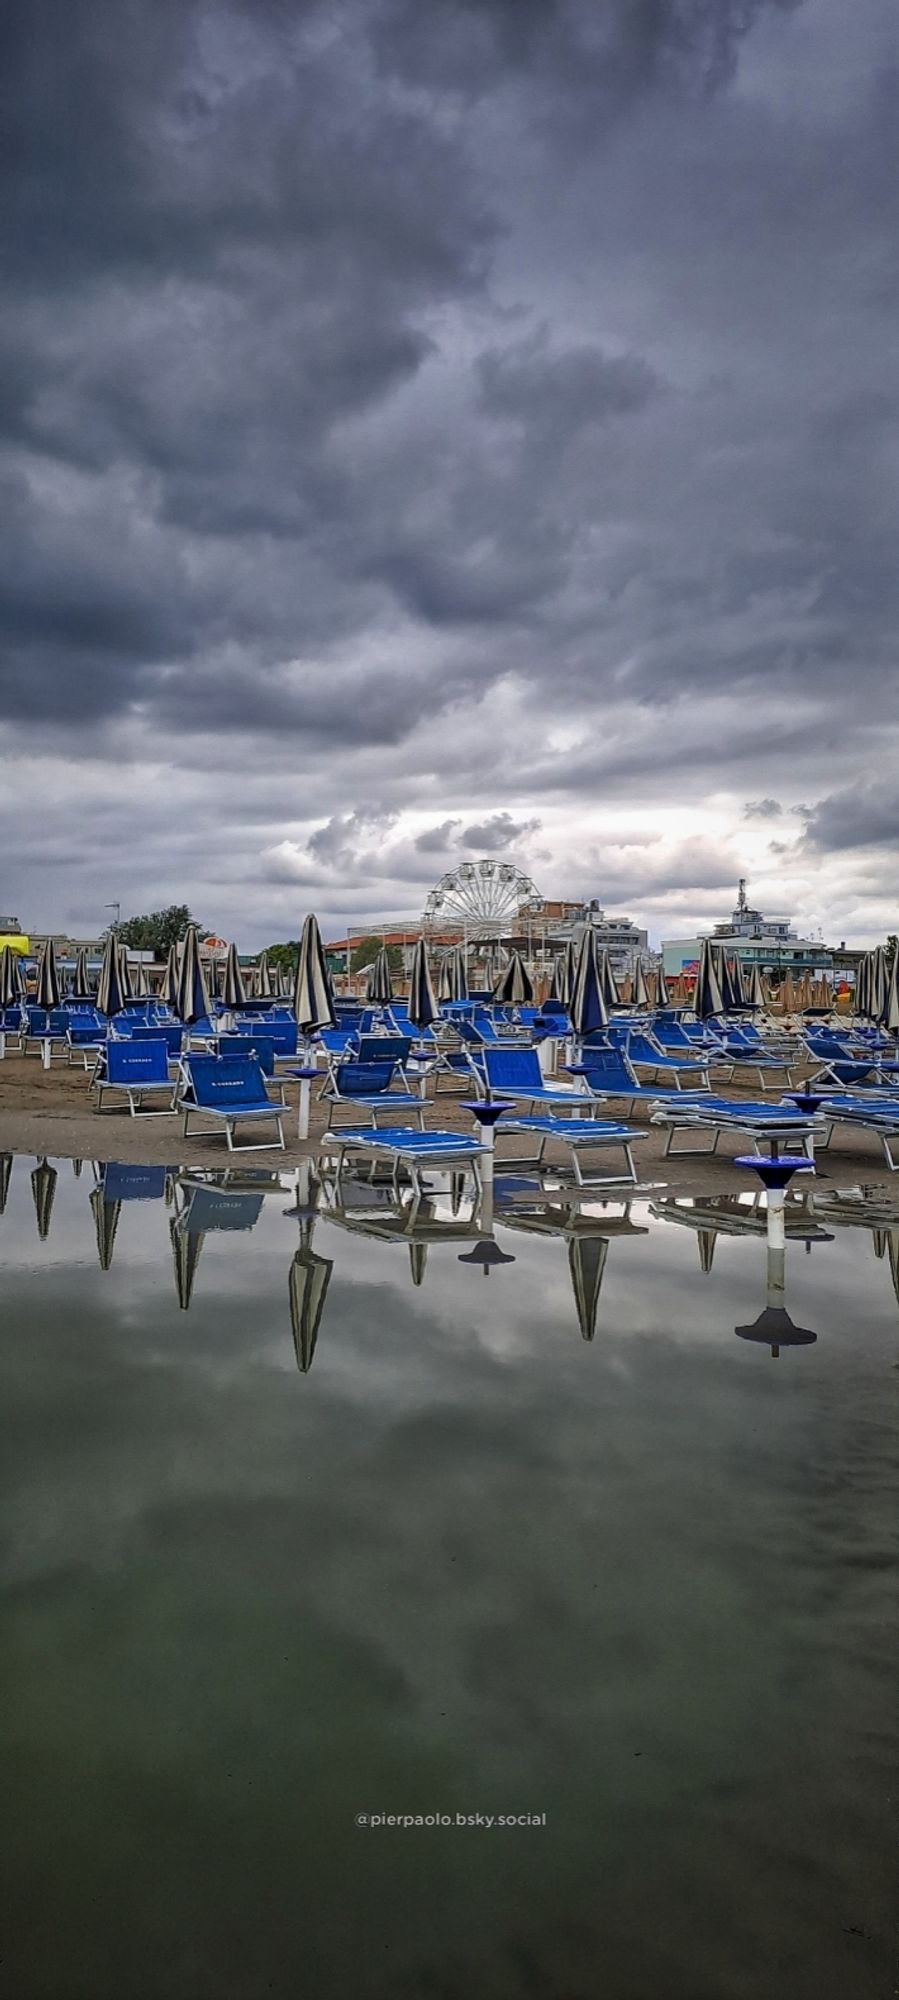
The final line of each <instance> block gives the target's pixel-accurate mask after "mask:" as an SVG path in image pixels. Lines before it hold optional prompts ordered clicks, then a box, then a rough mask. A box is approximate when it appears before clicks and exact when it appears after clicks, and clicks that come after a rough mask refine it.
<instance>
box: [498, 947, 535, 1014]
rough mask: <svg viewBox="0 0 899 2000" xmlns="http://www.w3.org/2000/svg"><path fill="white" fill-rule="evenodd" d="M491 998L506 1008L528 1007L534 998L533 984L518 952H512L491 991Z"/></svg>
mask: <svg viewBox="0 0 899 2000" xmlns="http://www.w3.org/2000/svg"><path fill="white" fill-rule="evenodd" d="M493 997H494V1000H498V1001H499V1002H500V1004H501V1005H502V1006H506V1007H529V1006H530V1004H531V1001H532V1000H533V998H534V982H533V980H532V978H531V975H530V973H529V971H528V969H527V966H526V965H525V962H524V959H523V958H522V956H521V953H520V952H519V951H513V953H512V956H511V958H510V960H509V963H508V965H507V966H506V969H505V971H504V973H503V974H502V976H501V978H500V979H499V980H498V981H497V983H496V985H495V987H494V989H493Z"/></svg>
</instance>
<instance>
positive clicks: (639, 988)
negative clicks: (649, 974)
mask: <svg viewBox="0 0 899 2000" xmlns="http://www.w3.org/2000/svg"><path fill="white" fill-rule="evenodd" d="M631 1006H632V1007H648V1006H649V987H648V986H647V984H646V974H645V972H644V970H643V960H642V958H638V960H637V964H636V969H635V971H634V990H633V992H632V994H631Z"/></svg>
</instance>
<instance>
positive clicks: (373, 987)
mask: <svg viewBox="0 0 899 2000" xmlns="http://www.w3.org/2000/svg"><path fill="white" fill-rule="evenodd" d="M365 997H366V1000H370V1001H371V1002H372V1005H373V1006H375V1007H389V1006H390V1002H391V1000H392V999H393V980H392V978H391V976H390V959H389V956H388V953H387V946H386V944H382V946H381V949H380V951H379V952H378V955H377V957H376V958H373V959H372V962H371V964H370V966H369V968H368V971H367V973H366V976H365Z"/></svg>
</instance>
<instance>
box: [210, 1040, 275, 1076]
mask: <svg viewBox="0 0 899 2000" xmlns="http://www.w3.org/2000/svg"><path fill="white" fill-rule="evenodd" d="M219 1055H220V1056H228V1057H233V1056H255V1057H256V1061H257V1062H258V1064H259V1067H260V1069H261V1070H262V1073H263V1075H264V1076H274V1074H275V1044H274V1041H273V1040H272V1038H271V1036H270V1035H220V1036H219Z"/></svg>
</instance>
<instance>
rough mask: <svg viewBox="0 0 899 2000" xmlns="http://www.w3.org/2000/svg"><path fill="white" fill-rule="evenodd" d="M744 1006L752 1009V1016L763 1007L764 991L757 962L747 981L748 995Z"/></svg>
mask: <svg viewBox="0 0 899 2000" xmlns="http://www.w3.org/2000/svg"><path fill="white" fill-rule="evenodd" d="M746 1004H747V1006H748V1007H751V1008H752V1011H753V1013H754V1014H757V1013H758V1012H759V1010H760V1009H761V1008H762V1007H764V1005H765V989H764V987H763V985H762V973H761V967H760V966H759V964H758V962H756V964H755V965H754V966H753V968H752V973H751V976H750V980H749V995H748V999H747V1002H746Z"/></svg>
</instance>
